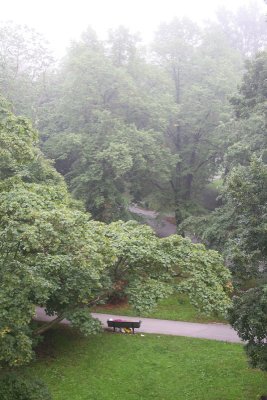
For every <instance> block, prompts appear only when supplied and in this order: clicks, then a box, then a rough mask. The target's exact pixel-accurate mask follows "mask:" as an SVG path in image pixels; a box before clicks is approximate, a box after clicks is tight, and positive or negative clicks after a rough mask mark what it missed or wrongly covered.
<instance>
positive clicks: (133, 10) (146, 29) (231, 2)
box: [1, 0, 265, 56]
mask: <svg viewBox="0 0 267 400" xmlns="http://www.w3.org/2000/svg"><path fill="white" fill-rule="evenodd" d="M249 3H251V1H249V0H204V1H201V2H200V1H198V0H182V1H181V0H180V1H179V0H164V1H163V0H160V1H157V2H155V1H153V0H135V1H127V0H112V1H110V0H98V1H91V0H76V1H73V0H67V1H63V0H56V1H55V0H46V1H36V0H24V1H21V0H10V1H8V2H4V3H3V4H1V20H2V21H8V20H12V21H14V22H15V23H18V24H26V25H28V26H30V27H32V28H34V29H36V30H37V31H38V32H40V33H42V34H43V35H44V36H45V37H46V38H47V40H48V41H49V42H50V44H51V47H52V48H53V49H54V51H55V53H56V54H57V55H58V56H60V55H63V54H64V52H65V48H66V46H67V45H68V44H69V42H70V41H71V40H73V39H77V38H79V36H80V34H81V32H83V31H84V30H85V29H86V27H88V26H91V27H92V28H93V29H94V30H95V31H96V32H97V34H98V36H99V37H101V38H105V36H106V33H107V32H108V30H109V29H112V28H115V27H118V26H119V25H124V26H126V27H128V28H129V29H130V30H131V32H139V33H140V35H141V37H142V39H143V40H144V41H149V40H150V39H151V38H152V37H153V32H154V31H155V30H156V28H157V26H158V25H159V24H160V23H161V22H163V21H166V22H167V21H169V20H171V19H172V18H173V17H175V16H178V17H182V16H187V17H189V18H190V19H193V20H195V21H198V22H200V21H205V20H207V19H214V18H215V14H216V10H217V9H218V8H220V7H225V8H227V9H230V10H236V9H237V8H238V7H240V6H241V5H242V6H244V5H248V4H249ZM253 4H255V6H257V7H259V8H260V9H264V8H265V5H264V1H263V0H255V1H254V2H253Z"/></svg>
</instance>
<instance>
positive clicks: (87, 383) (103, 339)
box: [23, 328, 267, 400]
mask: <svg viewBox="0 0 267 400" xmlns="http://www.w3.org/2000/svg"><path fill="white" fill-rule="evenodd" d="M42 349H43V352H42V353H41V354H42V356H41V358H39V360H37V361H35V362H34V363H33V364H32V365H31V366H30V367H28V368H27V369H26V370H25V369H24V371H23V373H24V374H27V375H30V376H31V377H33V376H35V377H40V378H42V379H44V380H45V381H46V383H47V384H48V385H49V387H50V389H51V391H52V394H53V396H54V400H110V399H114V400H124V399H129V400H150V399H151V400H152V399H153V400H170V399H175V400H258V399H259V396H260V395H262V394H263V393H267V375H266V374H265V373H263V372H260V371H255V370H252V369H249V368H248V366H247V363H246V357H245V355H244V353H243V348H242V345H238V344H230V343H223V342H215V341H209V340H199V339H191V338H190V339H189V338H182V337H172V336H162V335H144V336H141V335H140V334H136V335H123V334H113V333H103V334H100V335H96V336H92V337H89V338H87V339H86V338H82V337H79V336H76V335H75V334H74V333H73V332H72V331H71V330H69V329H66V328H65V329H60V330H57V331H54V332H52V333H51V332H50V334H49V336H48V340H47V342H46V343H43V345H42Z"/></svg>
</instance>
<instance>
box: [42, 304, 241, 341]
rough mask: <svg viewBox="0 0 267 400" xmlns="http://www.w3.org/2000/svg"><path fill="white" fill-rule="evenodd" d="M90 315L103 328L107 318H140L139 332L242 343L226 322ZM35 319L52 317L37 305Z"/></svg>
mask: <svg viewBox="0 0 267 400" xmlns="http://www.w3.org/2000/svg"><path fill="white" fill-rule="evenodd" d="M92 316H93V317H94V318H97V319H99V320H100V321H101V323H102V325H103V327H104V328H106V327H107V320H108V319H109V318H113V319H123V320H126V321H136V320H139V319H141V320H142V324H141V327H140V329H138V330H137V332H141V333H155V334H160V335H174V336H187V337H193V338H199V339H211V340H219V341H223V342H231V343H242V342H241V340H240V339H239V337H238V336H237V334H236V332H235V330H234V329H233V328H231V326H230V325H226V324H217V323H213V324H198V323H193V322H182V321H169V320H161V319H152V318H140V317H126V316H123V315H116V316H112V315H110V314H98V313H92ZM36 319H37V320H38V321H51V320H52V319H53V317H49V316H48V315H46V314H45V312H44V310H43V309H42V308H39V307H38V308H37V309H36ZM62 323H63V324H67V325H69V321H67V320H63V321H62Z"/></svg>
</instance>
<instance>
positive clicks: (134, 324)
mask: <svg viewBox="0 0 267 400" xmlns="http://www.w3.org/2000/svg"><path fill="white" fill-rule="evenodd" d="M107 323H108V326H109V327H111V328H140V325H141V321H109V320H107Z"/></svg>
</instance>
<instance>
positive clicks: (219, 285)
mask: <svg viewBox="0 0 267 400" xmlns="http://www.w3.org/2000/svg"><path fill="white" fill-rule="evenodd" d="M0 115H1V130H0V134H1V136H0V138H1V140H2V142H3V143H4V145H5V146H6V144H7V143H8V139H9V141H10V150H11V151H9V152H7V154H8V157H7V158H6V162H7V163H8V164H9V163H10V162H11V165H12V168H11V169H8V168H6V166H5V165H4V164H2V165H1V168H2V170H1V171H4V172H5V174H3V173H2V175H1V182H0V237H1V245H0V256H1V257H0V272H1V273H0V276H1V279H0V304H1V307H0V321H1V323H0V363H1V365H2V366H11V367H15V366H18V365H22V364H24V363H25V362H28V361H29V360H30V359H31V358H32V356H33V346H34V345H35V344H36V341H37V340H38V336H39V335H40V334H42V333H44V332H45V331H46V330H48V329H50V328H51V327H52V326H55V325H56V324H58V323H59V322H60V321H61V320H62V319H63V318H68V319H69V321H70V322H71V324H72V326H74V327H77V328H78V329H79V330H80V331H81V332H82V333H84V334H85V335H86V334H90V333H92V332H97V331H98V330H99V328H100V323H99V321H97V320H95V319H94V318H92V317H91V315H90V307H91V306H92V305H95V304H97V303H98V302H99V301H106V300H107V299H108V298H109V297H110V296H112V295H113V294H114V293H116V295H123V296H125V295H127V296H128V298H129V301H130V302H131V303H132V304H133V306H134V307H135V308H136V309H137V310H139V311H140V312H142V311H146V310H148V309H149V308H151V307H152V306H154V305H155V304H156V302H157V301H158V299H159V298H162V297H164V296H166V295H167V294H168V293H170V292H171V291H172V290H174V288H176V289H177V290H180V291H183V292H189V294H190V295H191V296H192V300H193V301H194V302H195V304H196V305H197V306H198V307H200V308H201V309H203V310H204V311H205V312H214V311H218V312H221V313H225V312H226V311H227V309H228V308H229V306H230V304H231V302H230V299H229V297H228V294H229V289H230V286H229V285H230V284H229V281H230V274H229V271H228V270H227V269H226V268H225V267H224V266H223V263H222V259H221V257H220V256H219V255H218V253H216V252H209V251H206V249H205V248H204V247H203V246H200V245H193V244H192V243H191V242H190V241H189V240H186V239H183V238H181V237H179V236H173V237H172V238H168V239H165V240H161V239H158V238H157V237H156V236H155V234H154V233H153V232H152V230H151V229H150V228H149V227H147V226H140V225H139V224H138V223H137V222H133V221H129V222H126V223H125V222H122V221H118V222H114V223H113V224H110V225H106V224H104V223H99V222H96V221H93V220H91V219H90V216H89V214H88V213H85V212H84V211H83V209H82V207H81V205H80V204H78V203H77V202H75V201H73V199H72V198H71V197H70V196H69V194H68V192H67V189H66V185H65V184H64V182H63V181H62V180H60V179H58V176H57V174H56V173H55V174H54V176H53V174H51V171H50V173H49V174H48V173H47V171H46V167H47V164H46V162H45V160H44V163H43V164H39V168H32V165H33V164H34V163H36V159H38V158H39V157H40V158H41V157H42V155H41V153H40V151H38V149H37V148H36V147H35V141H36V133H35V132H34V131H33V130H32V128H31V126H30V125H29V124H28V123H27V121H26V120H24V119H21V118H18V117H14V116H13V115H12V114H11V113H10V111H8V110H7V109H6V108H5V105H3V104H2V112H1V114H0ZM10 138H11V139H14V140H10ZM6 148H8V146H6ZM4 149H5V147H4ZM18 149H23V151H18ZM113 154H116V152H115V153H113ZM106 157H107V159H109V154H106ZM119 161H120V160H119V159H118V160H116V157H115V161H114V163H115V164H114V168H115V166H116V165H117V164H116V163H117V162H119ZM118 165H119V164H118ZM42 166H43V167H44V171H43V170H42ZM48 166H49V165H48ZM49 168H50V170H51V168H52V167H51V166H49ZM49 168H48V170H49ZM118 168H121V167H118ZM6 171H8V172H7V173H6ZM25 171H31V174H29V173H25ZM177 275H179V276H180V280H179V284H177V283H175V281H174V280H173V278H174V276H177ZM36 306H41V307H44V308H45V310H46V312H47V314H48V315H50V316H53V317H54V318H53V320H52V321H51V322H48V323H46V324H44V325H42V326H40V327H36V325H34V324H32V319H33V317H34V315H35V307H36Z"/></svg>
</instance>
